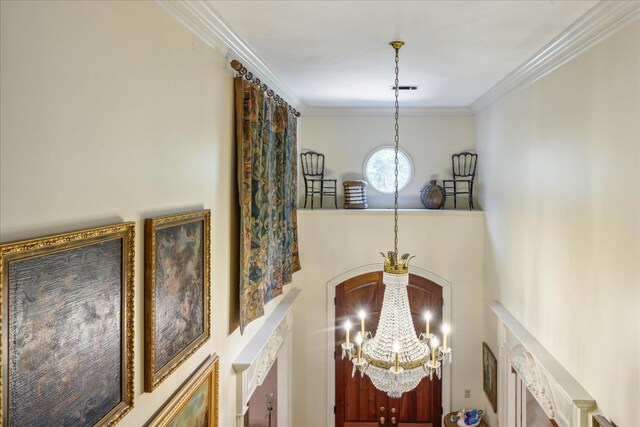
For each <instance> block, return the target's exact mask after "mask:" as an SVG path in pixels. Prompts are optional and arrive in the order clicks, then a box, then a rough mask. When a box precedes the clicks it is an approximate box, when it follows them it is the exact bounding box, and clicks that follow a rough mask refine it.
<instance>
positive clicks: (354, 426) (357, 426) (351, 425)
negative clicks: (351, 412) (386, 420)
mask: <svg viewBox="0 0 640 427" xmlns="http://www.w3.org/2000/svg"><path fill="white" fill-rule="evenodd" d="M344 427H378V423H377V422H375V423H357V422H346V423H344Z"/></svg>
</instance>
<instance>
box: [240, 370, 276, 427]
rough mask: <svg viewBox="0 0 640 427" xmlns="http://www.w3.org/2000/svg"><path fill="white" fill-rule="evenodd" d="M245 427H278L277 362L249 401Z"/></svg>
mask: <svg viewBox="0 0 640 427" xmlns="http://www.w3.org/2000/svg"><path fill="white" fill-rule="evenodd" d="M247 406H248V409H247V412H246V414H245V417H244V425H245V427H278V362H277V361H276V362H275V363H274V364H273V366H271V369H269V373H268V374H267V376H266V377H265V379H264V381H263V382H262V384H261V385H259V386H258V387H256V389H255V391H254V392H253V394H252V395H251V399H249V404H248V405H247Z"/></svg>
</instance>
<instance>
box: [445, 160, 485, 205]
mask: <svg viewBox="0 0 640 427" xmlns="http://www.w3.org/2000/svg"><path fill="white" fill-rule="evenodd" d="M477 164H478V155H477V154H476V153H470V152H468V151H465V152H463V153H458V154H454V155H453V156H451V167H452V169H453V179H443V180H442V188H443V189H444V196H445V203H446V197H447V196H453V208H454V209H455V208H457V207H458V203H457V197H458V195H459V194H468V195H469V210H473V181H474V179H475V177H476V165H477ZM465 185H466V186H465ZM460 186H462V188H460Z"/></svg>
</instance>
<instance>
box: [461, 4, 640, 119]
mask: <svg viewBox="0 0 640 427" xmlns="http://www.w3.org/2000/svg"><path fill="white" fill-rule="evenodd" d="M638 16H640V2H639V1H609V0H603V1H601V2H600V3H598V4H596V5H595V6H594V7H592V8H591V9H590V10H589V11H587V13H585V14H584V15H583V16H582V17H580V18H579V19H578V20H577V21H575V22H574V23H573V24H571V25H570V26H569V27H568V28H567V29H566V30H565V31H563V32H562V33H561V34H560V35H559V36H558V37H556V38H555V39H553V40H552V41H551V42H550V43H548V44H547V45H546V46H545V47H543V48H542V49H541V50H539V51H538V52H537V53H536V54H535V55H533V56H532V57H531V58H529V59H528V60H527V61H525V62H524V63H523V64H522V65H520V66H519V67H518V68H516V69H515V70H513V71H512V72H511V73H509V74H508V75H507V76H506V77H505V78H503V79H502V80H500V81H499V82H498V83H497V84H496V85H495V86H493V87H492V88H491V89H489V90H488V91H487V92H485V93H484V94H483V95H481V96H480V97H479V98H478V99H476V100H475V101H474V102H473V103H472V104H471V108H472V109H473V111H474V112H475V113H479V112H480V111H482V110H483V109H485V108H486V107H488V106H490V105H491V104H493V103H494V102H496V101H498V100H499V99H501V98H503V97H505V96H507V95H509V94H512V93H515V92H517V91H519V90H521V89H524V88H525V87H527V86H529V85H530V84H532V83H533V82H535V81H537V80H538V79H540V78H542V77H544V76H545V75H547V74H549V73H550V72H552V71H553V70H555V69H556V68H558V67H560V66H561V65H563V64H565V63H567V62H569V61H571V60H572V59H573V58H575V57H576V56H578V55H580V54H581V53H583V52H584V51H585V50H587V49H589V48H590V47H591V46H593V45H595V44H596V43H598V42H600V41H601V40H603V39H605V38H606V37H608V36H610V35H612V34H613V33H614V32H615V31H617V30H619V29H620V28H622V27H623V26H624V25H625V24H627V23H629V22H631V21H632V20H633V19H635V18H637V17H638Z"/></svg>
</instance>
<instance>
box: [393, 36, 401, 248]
mask: <svg viewBox="0 0 640 427" xmlns="http://www.w3.org/2000/svg"><path fill="white" fill-rule="evenodd" d="M399 51H400V49H399V48H396V82H395V86H394V88H395V97H396V104H395V107H396V115H395V118H396V123H395V145H396V146H395V159H394V160H395V170H394V173H395V193H394V202H393V222H394V228H393V233H394V240H393V251H394V252H395V254H396V259H398V143H399V140H400V137H399V126H398V118H399V117H400V104H399V103H398V95H399V87H400V80H399V79H398V74H399V67H398V63H399V62H400V57H399V55H398V52H399Z"/></svg>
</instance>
